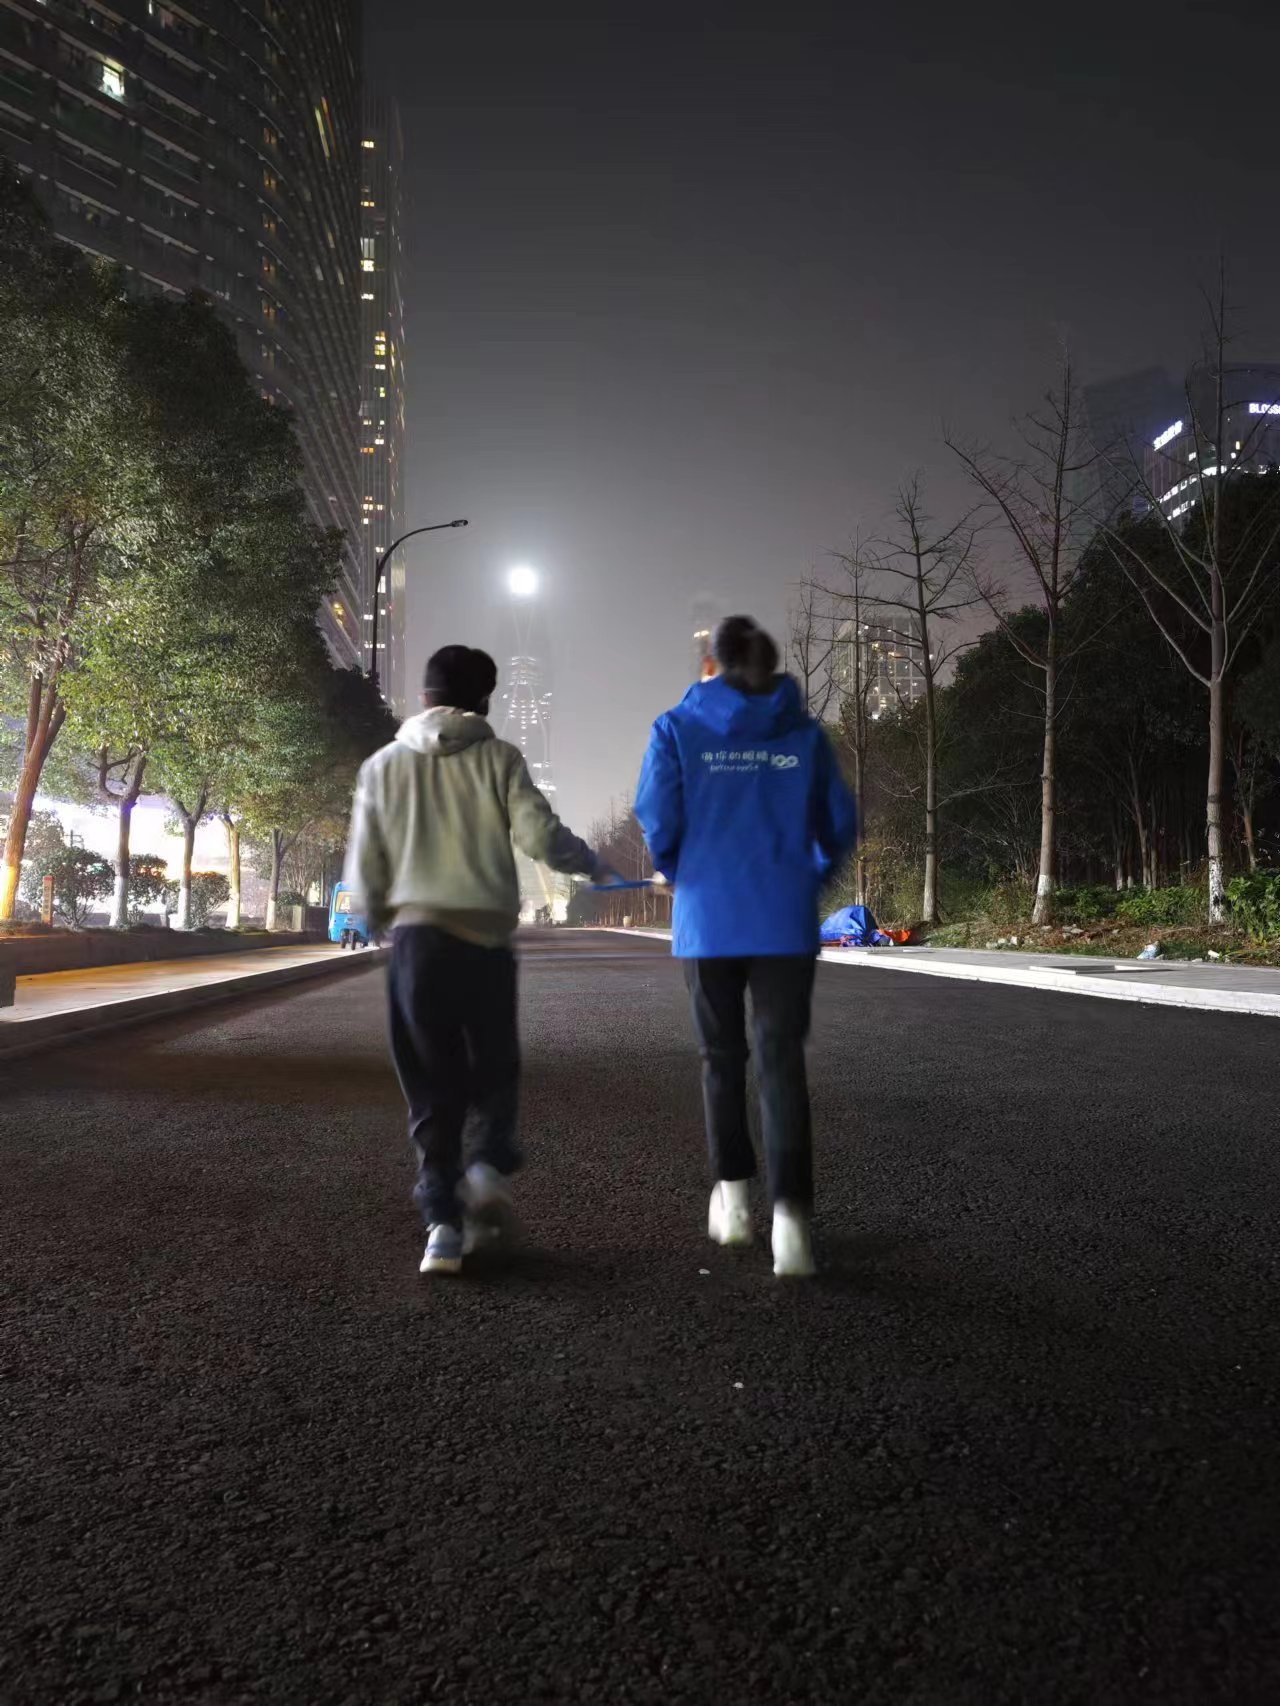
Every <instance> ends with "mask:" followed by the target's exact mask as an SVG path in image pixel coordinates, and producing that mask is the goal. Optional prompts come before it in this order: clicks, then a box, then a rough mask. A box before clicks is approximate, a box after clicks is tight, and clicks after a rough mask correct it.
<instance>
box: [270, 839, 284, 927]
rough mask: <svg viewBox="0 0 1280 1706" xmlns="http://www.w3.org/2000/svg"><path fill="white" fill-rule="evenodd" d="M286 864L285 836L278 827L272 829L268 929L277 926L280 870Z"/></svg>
mask: <svg viewBox="0 0 1280 1706" xmlns="http://www.w3.org/2000/svg"><path fill="white" fill-rule="evenodd" d="M283 864H284V836H283V835H281V833H280V831H279V830H278V829H273V830H272V831H271V880H270V883H269V885H268V888H267V929H268V930H274V929H275V927H276V911H277V908H278V906H279V901H280V871H281V867H282V866H283Z"/></svg>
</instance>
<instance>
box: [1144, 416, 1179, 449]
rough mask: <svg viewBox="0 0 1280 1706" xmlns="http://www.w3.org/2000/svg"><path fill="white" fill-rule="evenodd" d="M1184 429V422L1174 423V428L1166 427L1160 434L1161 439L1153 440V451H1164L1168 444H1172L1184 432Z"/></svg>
mask: <svg viewBox="0 0 1280 1706" xmlns="http://www.w3.org/2000/svg"><path fill="white" fill-rule="evenodd" d="M1182 427H1183V422H1182V421H1174V423H1173V425H1172V426H1170V427H1166V428H1165V429H1164V431H1163V432H1162V433H1161V434H1160V436H1159V438H1156V439H1153V440H1152V442H1151V448H1152V450H1163V449H1164V447H1165V445H1166V444H1172V443H1173V441H1174V439H1175V438H1177V436H1178V434H1179V433H1180V432H1181V431H1182Z"/></svg>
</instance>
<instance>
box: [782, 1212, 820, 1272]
mask: <svg viewBox="0 0 1280 1706" xmlns="http://www.w3.org/2000/svg"><path fill="white" fill-rule="evenodd" d="M773 1271H774V1273H775V1274H776V1275H777V1276H778V1278H779V1279H812V1278H813V1276H814V1274H815V1273H816V1272H817V1269H816V1268H815V1267H814V1265H813V1251H812V1249H811V1248H810V1246H809V1216H808V1215H807V1214H806V1213H805V1212H804V1210H803V1209H799V1208H796V1207H795V1205H794V1204H792V1203H785V1202H780V1203H778V1204H777V1206H776V1207H775V1208H774V1211H773Z"/></svg>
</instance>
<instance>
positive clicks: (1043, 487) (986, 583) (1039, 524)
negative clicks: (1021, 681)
mask: <svg viewBox="0 0 1280 1706" xmlns="http://www.w3.org/2000/svg"><path fill="white" fill-rule="evenodd" d="M1021 437H1022V441H1023V449H1022V450H1021V451H1020V452H1019V453H1018V454H1017V455H1015V456H998V455H994V454H992V453H990V452H986V451H980V450H974V449H970V448H966V447H965V446H963V445H961V444H958V443H957V442H956V441H955V440H954V439H952V438H950V437H948V438H947V447H948V449H950V450H951V451H952V452H953V453H954V455H955V456H956V458H957V459H958V461H959V462H960V465H961V466H962V467H963V468H964V470H965V472H966V473H967V474H968V475H969V478H970V479H971V480H972V481H973V483H974V485H975V486H976V487H977V489H978V490H979V492H981V493H982V494H983V497H984V499H985V500H986V502H987V503H989V504H990V505H991V507H992V509H993V512H994V518H995V519H996V520H997V521H998V522H1000V523H1002V524H1003V526H1004V527H1005V529H1006V530H1007V531H1008V534H1009V537H1010V539H1011V541H1012V543H1013V546H1014V550H1015V553H1016V556H1017V558H1018V559H1019V560H1020V563H1021V565H1022V566H1023V567H1025V568H1027V569H1029V570H1030V571H1031V574H1032V576H1033V577H1034V580H1035V583H1036V586H1037V587H1038V589H1039V603H1040V607H1041V609H1042V611H1043V613H1044V618H1045V631H1044V642H1043V644H1042V645H1036V644H1034V643H1033V642H1032V641H1031V639H1029V638H1028V636H1027V634H1026V632H1025V631H1024V630H1023V629H1021V628H1019V627H1018V626H1016V625H1014V624H1013V623H1012V622H1011V621H1010V619H1009V614H1008V611H1007V608H1006V603H1005V594H1004V589H1003V588H1001V587H1000V586H999V585H998V583H996V582H994V581H992V580H991V579H990V578H988V577H987V576H985V575H982V574H977V573H975V575H974V586H975V588H976V589H977V591H978V593H979V595H980V596H981V598H982V600H983V602H984V603H985V604H986V605H987V606H988V608H989V609H990V610H991V613H992V615H993V616H994V617H995V618H996V620H997V622H998V623H999V624H1000V627H1001V629H1002V630H1003V632H1004V633H1005V634H1006V635H1007V637H1008V639H1009V641H1010V643H1011V644H1012V645H1013V646H1014V648H1015V649H1016V650H1017V651H1018V652H1019V653H1020V655H1021V656H1022V657H1023V658H1025V659H1026V661H1027V663H1029V664H1030V665H1031V666H1032V668H1033V669H1035V670H1037V671H1038V672H1039V673H1040V675H1041V677H1042V679H1043V688H1042V691H1043V703H1044V757H1043V762H1042V765H1041V771H1040V869H1039V874H1038V876H1037V878H1036V899H1035V909H1034V911H1033V913H1032V922H1033V923H1036V924H1048V923H1049V922H1050V920H1051V918H1052V913H1053V895H1054V890H1055V889H1056V888H1057V876H1058V834H1057V811H1058V759H1057V741H1058V720H1059V716H1060V712H1061V706H1060V703H1059V697H1058V687H1059V681H1060V677H1061V671H1062V668H1063V665H1064V664H1065V663H1066V662H1067V661H1068V657H1069V654H1068V652H1067V650H1066V648H1065V646H1064V636H1063V631H1062V615H1063V606H1064V604H1065V602H1066V599H1067V595H1068V594H1069V593H1070V591H1071V589H1072V587H1073V586H1074V585H1075V583H1076V580H1077V578H1078V577H1079V573H1080V550H1079V539H1078V537H1077V529H1076V527H1075V526H1074V525H1073V523H1074V520H1075V515H1074V500H1073V496H1072V493H1071V491H1070V489H1069V488H1070V486H1071V482H1072V478H1073V476H1075V475H1078V474H1081V473H1083V472H1084V471H1085V470H1086V469H1088V468H1089V467H1091V466H1092V465H1093V463H1094V462H1096V460H1097V458H1096V456H1095V455H1094V454H1093V453H1092V452H1089V453H1085V452H1083V451H1081V450H1080V449H1079V439H1080V433H1079V429H1078V426H1077V423H1076V418H1075V379H1074V375H1073V373H1072V370H1071V361H1070V358H1069V357H1067V356H1065V355H1064V357H1063V361H1062V372H1061V375H1060V377H1059V381H1058V388H1057V390H1054V391H1050V392H1049V393H1048V394H1047V396H1046V397H1045V402H1044V409H1043V412H1041V413H1039V414H1033V415H1030V416H1028V417H1027V419H1026V420H1025V421H1024V422H1023V424H1022V428H1021ZM1076 458H1079V459H1078V460H1077V459H1076ZM1079 644H1080V642H1077V643H1076V648H1073V649H1078V646H1079Z"/></svg>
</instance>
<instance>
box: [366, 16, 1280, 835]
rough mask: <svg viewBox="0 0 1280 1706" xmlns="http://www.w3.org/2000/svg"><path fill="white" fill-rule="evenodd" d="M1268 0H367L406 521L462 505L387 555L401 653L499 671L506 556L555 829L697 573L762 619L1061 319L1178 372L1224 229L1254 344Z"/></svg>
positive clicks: (1274, 323)
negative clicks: (835, 0) (544, 742)
mask: <svg viewBox="0 0 1280 1706" xmlns="http://www.w3.org/2000/svg"><path fill="white" fill-rule="evenodd" d="M1275 10H1276V9H1275V8H1274V6H1273V5H1270V4H1267V3H1265V0H1257V3H1256V4H1252V5H1246V4H1243V3H1241V0H1235V3H1233V4H1223V3H1222V0H1204V3H1203V4H1199V5H1193V4H1181V5H1179V4H1176V3H1175V4H1164V5H1158V6H1145V5H1144V6H1141V7H1140V6H1138V5H1137V4H1136V3H1134V0H1114V4H1112V5H1111V6H1109V7H1105V8H1104V7H1096V8H1092V7H1089V6H1077V7H1072V8H1038V7H1028V6H1026V5H1025V4H1024V5H1022V6H1020V7H1017V8H1014V7H1005V6H992V5H982V4H981V3H979V4H976V5H970V6H967V7H966V6H959V7H958V6H954V5H946V6H937V5H933V4H930V3H928V0H918V3H917V4H915V5H912V6H884V7H876V8H871V7H865V6H863V5H861V4H859V3H858V0H847V3H846V4H845V5H843V6H841V7H839V8H832V9H831V10H830V11H828V10H827V9H825V8H823V9H817V8H806V7H803V6H777V7H774V8H772V9H771V10H770V12H769V13H768V14H764V13H757V12H756V11H755V10H754V9H752V8H750V7H749V6H747V5H741V6H736V7H732V8H723V9H722V8H720V7H709V6H700V5H698V4H696V0H688V3H687V4H685V5H684V6H681V7H679V8H674V7H654V6H642V5H636V4H628V5H626V6H619V5H610V4H609V0H598V3H597V4H595V5H579V6H573V7H568V6H556V7H540V6H538V5H536V4H535V3H534V0H526V3H524V4H520V3H519V0H509V4H507V5H493V4H486V3H484V0H479V3H475V0H473V3H472V4H470V5H466V6H464V5H462V4H454V3H440V0H432V3H431V4H429V5H428V4H422V3H421V0H369V3H368V8H367V11H368V20H369V30H368V34H369V42H368V63H369V70H370V74H371V76H372V77H374V78H376V79H378V80H380V81H382V82H383V83H384V85H385V86H387V87H388V88H389V89H390V91H391V92H392V93H394V94H395V95H396V96H397V97H398V99H399V100H400V103H401V106H402V110H403V115H404V121H405V130H406V142H407V151H408V162H407V174H406V175H407V190H408V236H409V241H408V273H407V292H406V294H407V301H408V312H409V324H408V360H409V386H410V389H409V448H408V476H409V478H408V515H409V521H410V523H419V522H423V521H428V520H430V521H435V520H439V519H447V518H448V517H451V516H454V515H468V516H469V517H470V518H471V527H470V530H469V531H468V532H467V533H465V534H458V533H445V534H440V535H437V536H435V538H434V539H428V540H427V541H424V542H420V545H421V548H419V549H417V550H416V551H414V550H413V548H412V547H411V548H410V550H411V555H410V558H409V567H410V575H411V580H412V594H411V602H410V612H409V619H410V626H409V661H410V674H411V676H416V675H417V674H418V673H419V671H420V666H421V660H422V659H423V658H424V657H425V655H426V653H427V652H428V651H429V650H430V649H432V648H434V647H435V646H437V645H439V644H442V643H444V642H445V641H450V640H465V641H468V642H470V643H473V644H479V645H483V646H486V647H488V648H489V649H491V650H492V651H493V652H494V653H495V654H496V655H498V656H499V658H500V660H501V659H502V658H503V657H504V655H505V654H507V653H508V652H509V651H510V650H511V640H510V639H509V637H508V634H507V628H506V621H505V614H504V612H505V599H504V595H503V593H502V589H501V580H502V576H503V573H504V571H505V569H506V568H507V567H508V566H509V565H510V564H511V563H513V562H529V563H532V564H534V565H536V566H537V567H538V568H539V569H540V570H541V571H542V573H543V576H544V578H545V595H546V596H545V604H546V610H547V613H548V616H549V619H550V626H551V630H552V639H551V650H552V656H553V662H554V672H555V681H554V686H555V701H554V702H555V706H556V732H555V761H556V767H557V772H558V777H559V784H560V806H561V808H562V810H563V812H564V814H565V816H566V817H567V818H568V820H569V822H570V823H571V824H573V825H574V827H576V828H579V829H585V827H586V823H587V820H588V819H589V818H590V817H592V816H593V815H595V814H596V813H597V812H599V811H600V810H601V809H602V808H603V806H604V804H605V802H606V801H607V799H608V797H609V796H610V795H611V794H619V795H620V794H622V793H624V792H626V791H628V790H629V789H630V788H631V786H632V784H633V782H634V779H635V773H636V768H637V766H638V763H639V759H640V755H641V752H642V750H643V746H644V741H645V737H646V734H647V730H648V726H649V723H650V721H651V720H652V718H653V716H654V715H655V714H656V713H657V712H658V711H660V710H662V709H663V708H665V706H666V705H668V704H669V703H671V702H673V701H674V700H675V699H676V698H678V697H679V695H680V694H681V693H682V692H683V690H684V687H685V686H686V685H687V676H688V657H689V635H690V629H691V620H690V606H691V603H692V601H693V599H694V597H695V596H696V595H697V594H699V593H706V594H708V595H710V596H711V597H713V598H715V599H716V600H718V601H719V603H720V604H721V605H722V607H723V608H724V609H725V610H726V611H727V610H728V609H730V608H732V609H743V610H746V611H749V612H751V613H753V614H755V615H757V616H758V617H759V618H760V619H761V620H763V621H765V622H766V623H768V624H769V625H771V626H772V627H774V628H775V629H776V630H779V631H780V630H781V629H782V627H783V624H784V612H785V609H786V605H787V599H788V586H789V583H792V582H794V581H795V580H796V578H797V577H799V576H801V575H803V574H804V573H805V572H806V571H807V570H808V569H809V568H810V566H811V565H815V564H819V565H820V564H821V563H822V562H823V560H824V557H825V555H826V553H827V552H828V551H829V550H831V549H832V548H833V547H839V546H840V545H841V544H842V543H844V542H845V541H847V540H848V539H849V538H850V537H851V536H852V535H853V534H854V533H855V532H856V531H857V530H858V529H859V528H860V527H861V529H862V530H863V531H864V532H868V531H872V532H874V531H875V530H876V528H877V526H878V525H882V524H883V522H884V519H885V514H886V511H887V510H888V508H889V507H890V506H891V503H892V499H893V495H894V491H895V488H896V486H897V484H898V482H899V481H900V480H902V479H903V478H904V477H905V476H907V475H909V474H910V473H911V472H912V471H913V470H916V469H919V470H921V472H922V474H923V476H924V479H925V483H926V489H927V492H928V494H929V495H930V497H931V498H932V500H933V507H934V508H935V509H936V510H937V511H938V512H939V513H942V514H946V513H948V512H949V511H950V510H952V509H953V508H954V507H955V506H956V505H957V504H958V503H959V502H960V501H961V500H962V498H963V495H964V494H963V490H962V488H961V487H960V486H959V484H958V482H957V480H956V477H955V475H954V473H953V472H952V470H951V468H950V467H949V466H948V453H947V452H946V450H945V448H944V447H943V445H942V443H941V431H942V426H943V424H944V422H945V423H946V425H947V426H948V427H949V428H950V429H951V430H953V431H954V432H957V433H959V434H961V435H962V436H965V437H967V438H972V439H980V440H987V441H990V442H992V443H995V444H1000V443H1003V442H1005V441H1007V439H1008V437H1009V422H1010V419H1011V417H1013V416H1014V415H1016V414H1017V413H1018V412H1020V411H1021V410H1023V409H1025V408H1026V407H1028V406H1029V405H1030V404H1031V403H1033V402H1034V400H1035V398H1036V396H1037V395H1038V394H1039V393H1040V392H1041V391H1043V389H1044V388H1045V386H1046V385H1047V384H1048V383H1049V382H1050V381H1051V380H1052V377H1053V373H1054V368H1055V363H1056V360H1057V348H1058V340H1059V338H1060V337H1061V336H1063V335H1065V336H1066V337H1067V338H1068V339H1069V341H1070V345H1071V348H1072V350H1073V354H1074V357H1075V360H1076V363H1077V366H1078V369H1079V371H1080V373H1081V375H1082V377H1083V378H1084V379H1085V380H1092V379H1101V378H1106V377H1109V376H1114V375H1117V374H1121V373H1125V372H1128V371H1131V370H1133V369H1136V368H1141V367H1145V366H1149V365H1152V364H1166V365H1168V366H1170V367H1171V368H1173V369H1174V370H1175V371H1180V370H1181V369H1182V368H1183V367H1185V365H1186V362H1187V360H1188V359H1190V358H1191V357H1192V356H1194V354H1195V353H1196V351H1197V349H1198V347H1199V340H1200V335H1201V330H1202V325H1203V311H1202V307H1201V304H1200V301H1199V297H1198V291H1199V288H1200V286H1201V285H1202V284H1203V283H1205V282H1206V281H1208V280H1211V279H1212V277H1213V275H1214V273H1215V271H1216V265H1217V255H1218V252H1219V249H1220V248H1224V249H1225V251H1226V253H1227V256H1228V261H1229V266H1230V271H1231V280H1232V296H1233V299H1234V300H1235V302H1236V303H1237V304H1238V305H1239V308H1240V310H1241V312H1240V314H1239V318H1238V322H1237V324H1238V330H1239V333H1240V340H1239V345H1238V348H1239V353H1240V354H1241V356H1244V355H1249V356H1252V357H1255V358H1258V359H1264V360H1280V291H1278V290H1277V283H1276V281H1277V279H1278V278H1280V265H1278V262H1280V237H1278V236H1277V218H1276V176H1275V160H1276V155H1277V131H1278V129H1280V101H1277V99H1276V95H1275V82H1276V77H1277V75H1280V25H1277V22H1276V21H1275ZM753 17H759V18H760V20H761V21H759V22H754V23H753V22H750V21H749V20H750V19H752V18H753ZM766 17H767V19H768V21H764V20H765V18H766ZM691 18H692V19H698V20H700V21H699V22H696V23H690V21H689V20H690V19H691Z"/></svg>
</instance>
